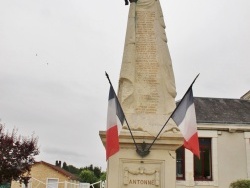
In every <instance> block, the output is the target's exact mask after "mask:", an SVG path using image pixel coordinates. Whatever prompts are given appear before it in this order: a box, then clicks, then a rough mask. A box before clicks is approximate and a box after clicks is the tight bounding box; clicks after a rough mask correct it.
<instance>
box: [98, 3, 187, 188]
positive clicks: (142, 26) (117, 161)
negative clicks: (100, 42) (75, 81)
mask: <svg viewBox="0 0 250 188" xmlns="http://www.w3.org/2000/svg"><path fill="white" fill-rule="evenodd" d="M135 1H136V0H130V9H129V16H128V24H127V33H126V39H125V46H124V54H123V61H122V66H121V72H120V79H119V89H118V98H119V101H120V103H121V106H122V108H123V110H124V113H125V116H126V118H127V121H128V123H129V126H130V128H131V130H132V133H133V135H134V140H135V142H136V144H137V145H136V146H135V145H134V142H133V139H132V137H131V135H130V132H129V130H128V128H127V125H126V124H124V125H123V129H122V131H121V133H120V136H119V143H120V151H119V152H118V153H116V154H115V155H113V156H112V157H110V158H109V160H108V166H107V188H140V187H143V188H144V187H148V188H163V187H164V188H174V187H175V181H176V159H175V156H176V155H175V150H176V149H177V148H178V147H179V146H181V145H182V143H183V138H182V136H181V134H180V132H179V131H178V128H177V127H176V125H175V124H174V122H173V121H170V122H169V123H168V124H167V126H166V128H165V129H164V130H163V131H162V134H161V135H160V136H159V137H158V138H157V140H156V141H155V142H154V144H153V145H152V147H151V149H150V152H149V154H148V155H146V154H145V155H139V154H138V153H140V152H136V149H137V151H138V148H139V150H141V151H144V149H145V148H147V147H148V146H149V145H150V144H151V143H152V142H153V140H154V139H155V136H156V135H157V134H158V133H159V131H160V130H161V128H162V127H163V125H164V124H165V122H166V120H167V119H168V117H169V116H170V114H171V113H172V111H173V110H174V109H175V96H176V90H175V81H174V74H173V68H172V62H171V58H170V54H169V50H168V46H167V38H166V33H165V23H164V20H163V14H162V10H161V6H160V2H159V0H138V1H137V2H135ZM100 137H101V139H102V142H103V144H104V145H105V144H106V132H105V131H100ZM145 150H146V149H145ZM142 153H143V152H142Z"/></svg>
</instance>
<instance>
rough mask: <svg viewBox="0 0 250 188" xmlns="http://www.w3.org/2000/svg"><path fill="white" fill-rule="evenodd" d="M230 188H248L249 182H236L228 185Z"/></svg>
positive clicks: (249, 187)
mask: <svg viewBox="0 0 250 188" xmlns="http://www.w3.org/2000/svg"><path fill="white" fill-rule="evenodd" d="M230 188H250V180H237V181H234V182H232V183H231V184H230Z"/></svg>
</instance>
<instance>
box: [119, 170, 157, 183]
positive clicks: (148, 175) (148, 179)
mask: <svg viewBox="0 0 250 188" xmlns="http://www.w3.org/2000/svg"><path fill="white" fill-rule="evenodd" d="M123 184H124V185H145V186H146V185H154V186H159V185H160V174H159V170H146V169H145V168H144V167H139V168H138V169H136V170H131V169H129V168H128V167H125V168H124V176H123Z"/></svg>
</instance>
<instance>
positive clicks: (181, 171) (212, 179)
mask: <svg viewBox="0 0 250 188" xmlns="http://www.w3.org/2000/svg"><path fill="white" fill-rule="evenodd" d="M249 99H250V92H249V91H248V92H247V93H246V94H245V95H243V96H242V97H241V98H240V99H224V98H201V97H195V100H194V103H195V109H196V117H197V123H198V135H199V143H200V156H201V158H200V160H198V158H196V157H194V156H193V154H192V153H191V152H190V151H188V150H185V149H183V147H181V148H179V149H178V150H177V157H176V167H177V170H176V179H177V180H176V187H177V188H182V187H197V188H198V187H202V188H205V187H220V188H226V187H229V185H230V183H231V182H233V181H235V180H237V179H249V178H250V100H249Z"/></svg>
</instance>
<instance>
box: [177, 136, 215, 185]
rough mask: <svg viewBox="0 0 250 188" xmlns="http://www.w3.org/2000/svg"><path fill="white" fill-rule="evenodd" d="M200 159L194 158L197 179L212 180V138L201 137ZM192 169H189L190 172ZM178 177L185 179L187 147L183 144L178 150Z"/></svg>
mask: <svg viewBox="0 0 250 188" xmlns="http://www.w3.org/2000/svg"><path fill="white" fill-rule="evenodd" d="M199 144H200V159H199V158H198V157H196V156H194V158H192V159H191V158H190V160H193V162H194V163H193V164H194V167H193V173H194V180H195V181H212V153H211V148H212V147H211V138H199ZM187 160H189V159H187ZM190 170H192V169H187V171H189V172H190ZM176 179H177V180H185V148H184V147H183V146H181V147H180V148H178V149H177V150H176Z"/></svg>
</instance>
